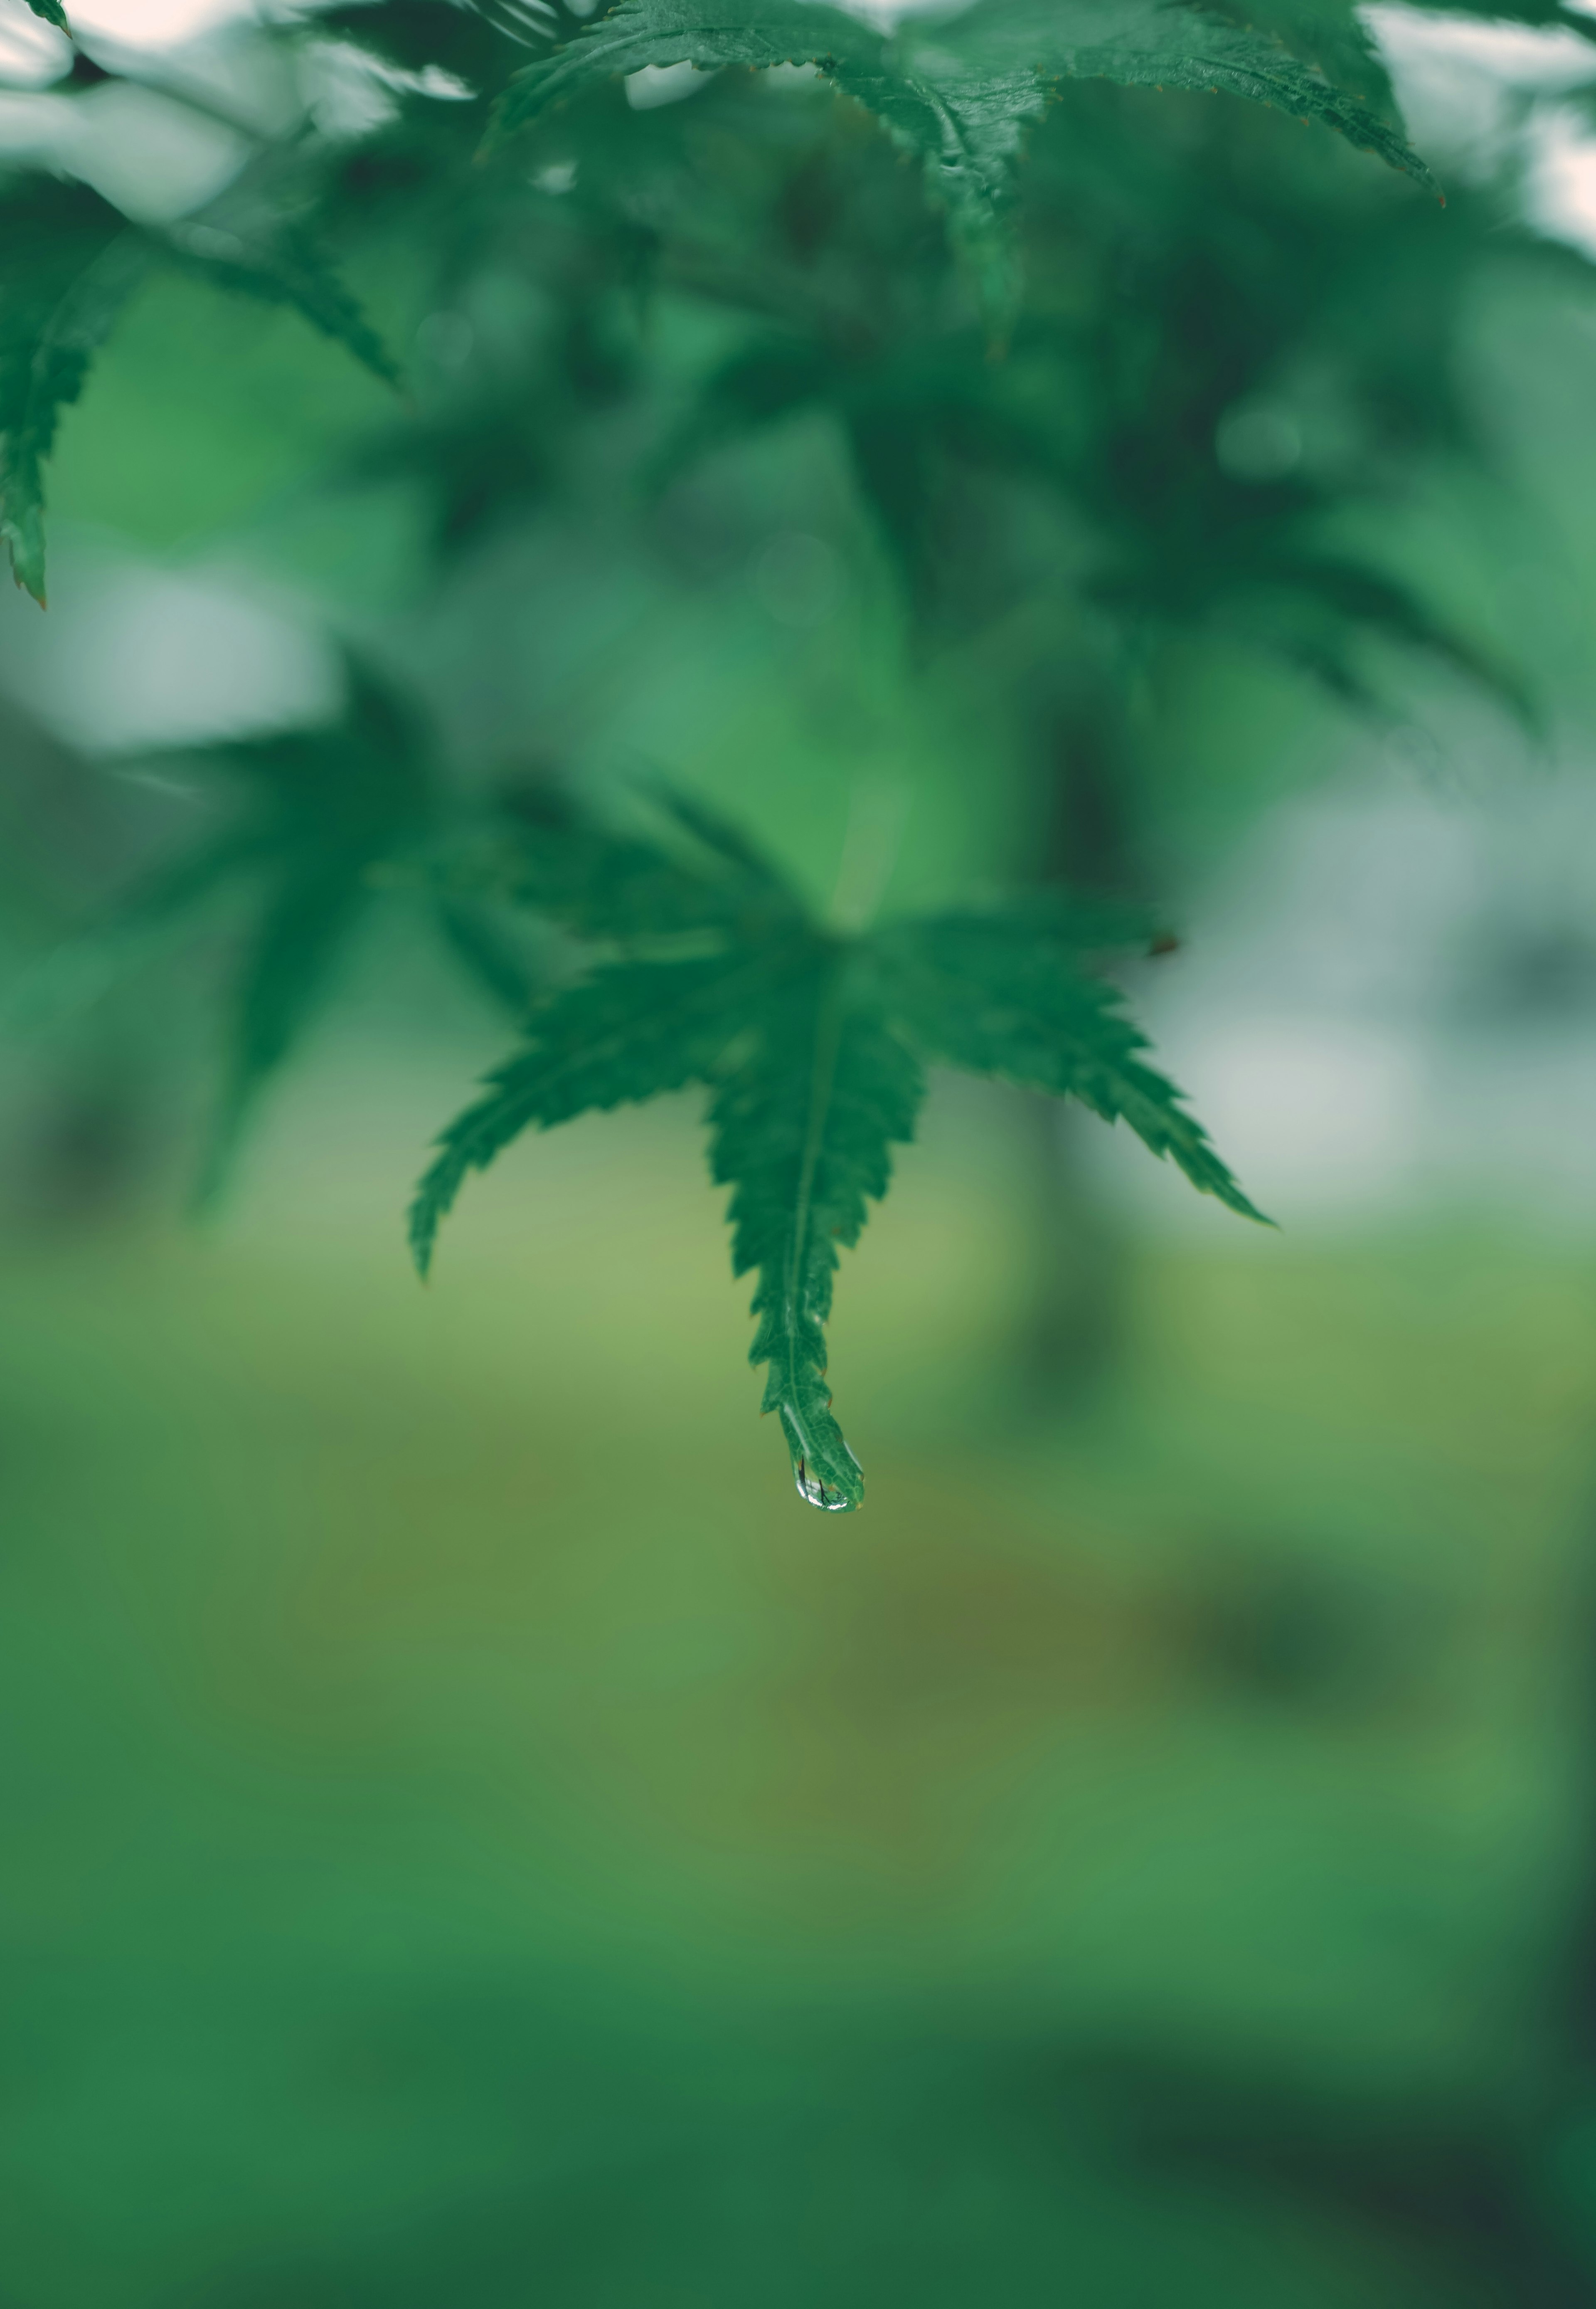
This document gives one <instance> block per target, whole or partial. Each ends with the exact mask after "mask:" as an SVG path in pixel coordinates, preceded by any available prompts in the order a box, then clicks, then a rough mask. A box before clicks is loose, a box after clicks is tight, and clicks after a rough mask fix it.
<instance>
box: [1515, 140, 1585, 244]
mask: <svg viewBox="0 0 1596 2309" xmlns="http://www.w3.org/2000/svg"><path fill="white" fill-rule="evenodd" d="M1527 177H1528V181H1527V183H1526V185H1525V188H1524V192H1525V207H1526V210H1527V212H1528V213H1529V216H1530V220H1531V223H1533V224H1534V225H1535V226H1536V227H1537V229H1539V230H1540V231H1541V232H1544V233H1546V234H1548V235H1549V238H1552V239H1553V240H1566V241H1569V242H1571V243H1572V244H1573V246H1574V247H1575V248H1578V249H1583V252H1584V254H1585V255H1587V256H1589V257H1592V258H1596V134H1593V133H1592V122H1591V121H1590V120H1589V119H1587V118H1585V117H1583V116H1582V115H1581V114H1579V113H1576V112H1574V111H1573V110H1572V109H1571V108H1568V107H1566V106H1561V105H1560V106H1558V107H1557V109H1556V110H1555V111H1552V112H1549V113H1548V114H1547V115H1546V117H1544V118H1543V119H1541V120H1540V121H1539V122H1537V124H1536V134H1535V146H1534V151H1533V152H1532V154H1531V159H1530V162H1529V168H1528V171H1527Z"/></svg>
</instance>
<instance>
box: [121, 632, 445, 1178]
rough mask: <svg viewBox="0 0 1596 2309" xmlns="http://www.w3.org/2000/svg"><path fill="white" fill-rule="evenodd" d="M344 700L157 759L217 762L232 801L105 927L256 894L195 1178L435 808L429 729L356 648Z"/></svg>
mask: <svg viewBox="0 0 1596 2309" xmlns="http://www.w3.org/2000/svg"><path fill="white" fill-rule="evenodd" d="M346 678H347V683H348V703H347V705H346V706H345V709H344V712H343V713H342V715H341V718H340V719H339V720H338V721H336V722H331V723H329V724H327V725H326V726H325V727H324V728H320V729H304V730H289V731H272V732H270V733H267V734H264V735H262V736H260V737H255V738H246V739H233V740H230V741H228V742H224V743H214V744H210V745H205V746H200V747H195V748H191V749H189V750H187V751H186V752H185V754H183V755H181V756H173V755H170V754H168V755H163V757H162V762H163V765H168V764H171V763H173V762H174V761H177V762H184V763H192V764H193V765H194V767H195V768H197V769H199V770H200V771H201V772H202V773H204V772H215V771H220V773H221V774H222V775H223V777H224V778H225V779H226V780H228V781H229V783H231V784H232V785H233V787H234V789H235V791H236V793H237V800H238V807H237V809H236V810H235V811H234V812H233V813H232V815H231V817H230V819H229V823H228V825H227V826H225V827H224V828H223V830H222V831H221V832H220V834H218V835H215V836H214V837H213V838H211V840H209V841H206V842H203V843H200V844H199V845H198V846H197V847H196V848H194V850H193V851H191V852H189V853H188V854H187V855H185V856H184V857H181V858H179V859H177V860H176V861H174V862H173V863H172V864H171V865H169V866H168V867H166V868H165V869H162V870H161V871H160V872H158V873H157V874H155V875H154V876H152V877H151V878H150V880H148V881H147V882H146V883H145V884H143V885H142V886H141V887H140V888H139V889H138V890H136V891H135V892H134V895H132V897H131V898H130V899H129V900H128V902H127V903H126V904H125V906H124V907H123V908H122V909H121V910H120V912H119V913H118V914H117V916H116V919H115V920H114V921H112V922H111V923H110V924H109V925H108V930H106V931H102V933H101V936H102V938H106V937H109V938H124V939H125V938H126V937H127V936H128V934H129V933H130V932H136V933H142V932H144V931H146V930H149V929H151V928H152V927H156V926H159V925H162V924H165V923H168V922H174V921H179V920H182V919H184V918H186V917H187V916H189V915H191V914H193V913H194V912H196V911H197V910H199V909H201V908H203V907H205V906H207V905H209V904H211V902H212V901H213V900H214V899H215V898H217V897H218V896H219V895H222V894H224V893H226V892H227V891H229V889H235V888H237V887H239V886H242V887H244V888H245V889H246V890H247V891H249V892H250V893H252V894H253V899H254V905H253V919H252V921H251V925H250V928H249V930H248V932H247V934H246V938H245V940H244V944H243V947H242V951H241V956H240V960H239V964H238V967H237V975H236V978H235V981H234V986H233V992H232V1011H233V1020H232V1026H231V1031H230V1035H229V1049H228V1054H227V1064H226V1077H225V1080H224V1085H223V1089H222V1094H221V1097H220V1102H219V1104H218V1108H217V1111H216V1115H215V1119H214V1122H213V1126H212V1130H211V1143H210V1146H209V1149H208V1152H207V1155H206V1158H205V1162H204V1166H203V1176H202V1181H201V1189H200V1192H201V1196H202V1198H204V1197H206V1196H208V1195H210V1194H211V1192H213V1191H214V1190H215V1189H216V1188H217V1187H218V1186H220V1183H221V1180H222V1178H223V1176H224V1174H225V1172H226V1169H227V1166H228V1163H229V1158H230V1156H231V1155H232V1152H233V1149H234V1147H235V1146H236V1144H237V1137H238V1134H239V1132H240V1130H241V1129H242V1127H243V1125H244V1123H245V1121H246V1119H247V1117H248V1114H249V1112H250V1111H251V1109H252V1108H253V1106H254V1103H255V1100H256V1099H257V1097H258V1096H259V1094H260V1092H261V1090H262V1089H263V1086H264V1085H265V1084H266V1082H267V1081H268V1080H269V1078H270V1077H271V1076H272V1074H273V1073H274V1072H275V1071H276V1069H277V1068H279V1067H280V1065H281V1063H282V1061H283V1059H285V1058H286V1057H287V1056H288V1054H289V1051H291V1050H292V1048H293V1047H294V1045H295V1043H296V1042H298V1040H299V1038H300V1036H301V1035H302V1033H304V1031H305V1029H306V1026H307V1025H309V1023H310V1021H311V1019H312V1018H313V1016H315V1012H316V1010H317V1009H318V1008H319V1007H320V1006H321V1003H322V1001H323V999H324V996H325V995H326V993H327V992H328V990H329V989H330V988H331V986H332V982H333V981H334V979H335V977H336V974H337V971H338V968H339V966H340V964H341V962H342V960H343V957H344V955H345V952H346V950H347V948H348V947H349V943H350V940H351V938H352V937H353V934H354V932H355V931H356V930H357V929H358V926H359V924H360V921H361V920H362V918H363V917H364V915H365V914H366V912H367V909H368V908H369V906H370V904H371V902H372V898H373V896H374V895H375V890H376V888H377V886H378V885H379V883H380V881H381V878H382V872H383V869H384V868H385V867H388V866H389V865H391V864H392V862H393V861H394V860H398V859H401V858H403V857H404V856H405V855H406V854H407V853H408V852H410V851H412V850H414V849H415V848H416V847H417V846H418V843H419V842H420V840H421V838H422V836H423V835H424V834H425V832H426V830H427V826H428V822H429V818H430V816H431V811H432V806H433V783H434V774H433V764H432V753H431V745H430V739H429V735H428V733H427V731H426V730H425V728H424V727H423V726H422V725H421V724H420V722H418V720H417V719H416V717H415V715H414V714H413V713H412V712H411V711H410V707H409V706H408V705H407V704H405V703H404V702H403V701H401V699H400V698H398V697H397V696H396V695H395V693H394V692H393V689H392V688H390V687H389V686H388V684H387V683H386V682H385V681H384V680H383V679H381V678H380V677H379V676H378V675H376V674H375V672H373V671H372V670H371V669H370V668H368V667H367V666H365V665H363V664H362V663H361V662H359V661H358V659H354V658H350V659H349V661H348V662H347V663H346Z"/></svg>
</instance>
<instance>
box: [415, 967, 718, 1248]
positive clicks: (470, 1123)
mask: <svg viewBox="0 0 1596 2309" xmlns="http://www.w3.org/2000/svg"><path fill="white" fill-rule="evenodd" d="M746 975H747V973H746V964H744V965H739V964H738V963H737V962H736V961H729V960H728V959H726V958H725V957H723V956H715V957H713V958H709V959H705V958H694V959H689V960H686V961H681V962H648V963H633V962H622V963H615V964H610V965H609V966H608V967H607V968H605V969H601V970H600V971H598V972H596V973H594V975H593V976H592V977H591V978H588V979H584V980H583V981H582V982H581V983H580V984H579V985H576V986H570V987H565V988H564V989H562V990H560V991H559V992H558V993H556V994H553V995H550V996H549V997H548V999H547V1000H545V1001H544V1002H543V1003H541V1004H540V1005H539V1007H538V1008H537V1009H536V1010H535V1011H534V1012H533V1014H532V1016H531V1019H530V1021H529V1022H528V1028H527V1032H528V1034H529V1037H530V1047H529V1048H528V1049H527V1050H526V1051H523V1052H522V1054H521V1055H520V1056H519V1057H517V1058H515V1059H511V1061H510V1062H509V1064H508V1065H507V1066H505V1067H501V1068H499V1069H498V1071H497V1072H496V1074H493V1075H491V1076H490V1077H488V1083H489V1089H488V1094H487V1097H486V1098H482V1099H479V1100H478V1102H477V1103H476V1104H475V1105H474V1106H470V1107H468V1108H467V1109H466V1111H465V1112H464V1113H463V1114H462V1115H461V1116H460V1117H459V1118H458V1119H457V1120H455V1121H454V1122H453V1123H451V1125H450V1126H449V1129H447V1130H446V1131H444V1134H443V1136H442V1137H440V1138H439V1140H438V1142H437V1144H438V1146H439V1149H440V1152H439V1154H438V1156H437V1159H436V1162H435V1163H433V1165H432V1167H431V1169H430V1170H429V1171H428V1172H427V1176H426V1177H425V1178H424V1179H423V1180H422V1181H421V1185H420V1189H419V1190H418V1193H417V1196H416V1199H415V1201H414V1203H413V1204H412V1205H411V1206H410V1248H411V1250H413V1252H414V1254H415V1258H416V1264H417V1266H418V1267H419V1268H420V1270H421V1272H422V1274H423V1275H425V1274H426V1273H427V1268H428V1267H430V1265H431V1263H432V1252H433V1244H434V1241H435V1240H436V1235H437V1231H438V1227H439V1225H440V1224H441V1223H442V1221H443V1220H444V1217H445V1215H447V1213H448V1212H449V1210H450V1209H451V1208H452V1206H453V1202H454V1198H455V1197H456V1196H457V1195H458V1193H459V1192H460V1189H461V1187H462V1184H463V1183H464V1180H465V1179H466V1178H467V1176H468V1174H469V1173H470V1172H472V1171H484V1170H486V1169H487V1165H488V1164H489V1163H491V1162H492V1161H493V1159H494V1157H495V1156H496V1155H498V1154H500V1153H502V1152H503V1150H504V1149H505V1147H506V1146H509V1144H510V1142H511V1141H512V1139H514V1138H518V1137H520V1136H521V1134H522V1131H523V1130H529V1129H542V1130H547V1129H551V1128H552V1127H553V1125H554V1124H556V1122H568V1121H569V1120H571V1119H572V1117H573V1116H574V1115H578V1114H584V1113H586V1112H587V1111H589V1109H590V1108H594V1107H611V1106H624V1105H626V1104H628V1103H632V1102H634V1101H636V1100H641V1099H649V1098H654V1097H657V1096H658V1095H659V1094H660V1093H661V1092H663V1091H669V1090H679V1089H681V1088H682V1086H683V1085H685V1084H686V1083H689V1082H694V1081H703V1080H704V1079H705V1078H706V1077H707V1076H708V1074H709V1072H710V1070H711V1069H712V1068H713V1066H714V1065H715V1063H716V1061H717V1059H719V1058H720V1054H721V1053H722V1051H724V1050H725V1049H726V1047H727V1045H728V1044H729V1042H731V1041H732V1039H733V1038H734V1037H735V1036H736V1034H737V1033H738V1032H739V1030H740V1029H741V1027H742V1025H743V1022H744V1009H743V1005H744V1003H745V1001H746V984H745V981H746Z"/></svg>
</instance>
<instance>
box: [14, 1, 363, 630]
mask: <svg viewBox="0 0 1596 2309" xmlns="http://www.w3.org/2000/svg"><path fill="white" fill-rule="evenodd" d="M41 13H42V12H41ZM163 262H164V263H166V264H176V265H177V266H179V267H180V268H181V269H183V270H184V271H185V272H192V273H194V274H196V275H198V276H199V277H200V278H201V279H203V280H205V281H208V282H210V284H211V286H212V287H215V288H219V289H225V290H232V291H234V292H236V293H240V294H244V295H246V296H253V297H257V298H262V299H263V300H264V301H266V302H268V303H271V304H279V305H288V306H290V307H292V308H293V309H294V310H295V311H296V312H298V313H299V314H301V315H302V316H304V317H305V319H306V320H307V321H309V322H310V323H311V324H312V326H313V327H315V328H317V329H319V330H321V331H322V332H323V333H324V334H325V335H327V336H331V337H332V338H334V339H336V340H337V341H338V342H340V343H341V344H344V345H346V346H347V347H348V348H349V350H350V351H351V352H352V353H354V354H355V356H356V358H357V359H359V360H362V361H364V362H365V363H366V365H367V367H368V368H372V369H374V370H375V372H376V373H377V375H378V376H382V377H384V378H385V379H387V380H389V381H390V382H393V381H396V379H397V376H398V372H397V370H396V368H395V367H394V364H393V360H392V359H390V357H389V355H388V353H387V352H386V350H385V349H384V346H383V344H382V342H381V341H380V340H379V339H378V337H377V336H376V334H375V332H374V331H373V330H372V329H371V327H370V326H369V325H368V324H367V321H366V320H365V318H364V316H363V315H362V314H361V311H360V308H359V307H358V304H357V303H356V301H355V299H354V298H352V297H351V296H350V295H349V291H348V290H346V289H345V288H344V286H343V284H342V282H341V281H340V280H339V278H338V276H337V274H336V272H334V271H333V269H332V265H331V264H329V262H328V260H327V258H326V257H325V255H324V253H323V252H322V251H321V249H320V248H319V247H318V246H316V244H315V239H314V238H313V237H312V236H311V235H310V233H309V232H308V231H307V230H306V229H305V228H304V227H303V226H301V225H299V224H298V223H293V222H284V221H280V220H271V219H268V221H266V222H265V223H264V224H256V225H254V227H253V228H252V229H249V230H247V231H240V232H232V231H225V230H223V229H220V227H218V226H216V225H213V224H208V223H190V224H184V225H180V226H174V227H173V228H172V229H170V230H169V231H168V232H158V231H154V230H148V229H142V228H141V227H138V226H134V225H130V224H129V223H128V222H127V221H126V219H125V217H123V216H122V215H121V213H120V212H118V211H117V210H116V209H114V208H113V207H112V206H111V205H110V203H108V202H107V201H104V200H102V199H101V198H100V196H99V194H98V193H94V192H91V191H90V190H89V188H88V187H87V186H82V185H73V184H63V183H61V182H59V181H58V180H57V179H56V178H55V177H39V176H34V177H26V178H24V179H22V182H21V183H20V185H18V186H16V187H15V188H14V189H13V190H12V191H11V192H10V194H9V196H8V197H6V198H4V201H0V536H3V537H4V540H5V543H6V547H7V549H8V550H9V552H10V556H11V566H12V570H13V575H15V577H16V580H17V583H18V584H20V585H22V586H24V587H26V589H27V591H28V592H30V593H31V594H32V596H33V598H34V600H35V601H38V602H39V603H40V604H41V606H42V604H43V602H44V600H45V538H44V511H45V493H44V468H45V464H46V461H47V458H48V456H49V454H50V452H51V450H52V448H53V447H54V445H55V440H56V430H57V428H58V426H59V423H60V419H61V413H62V411H63V410H65V409H67V408H69V407H70V406H71V405H72V403H73V402H75V401H76V400H77V398H78V396H79V394H80V393H81V392H82V387H83V383H84V380H85V378H86V377H87V376H88V373H89V368H90V366H91V362H92V360H93V358H94V355H95V354H96V353H97V352H98V351H99V347H100V346H101V345H102V344H103V343H104V342H105V340H106V338H107V336H108V334H109V333H110V331H111V329H112V328H113V326H114V325H115V324H116V321H117V320H118V318H119V317H120V316H121V314H122V311H123V308H124V307H125V305H126V304H127V302H128V300H129V298H131V297H132V296H133V295H134V292H135V291H136V290H138V289H139V288H141V287H142V284H143V283H144V281H146V280H147V279H148V278H149V276H150V274H151V272H152V271H153V270H154V269H155V267H156V266H157V264H161V263H163Z"/></svg>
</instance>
